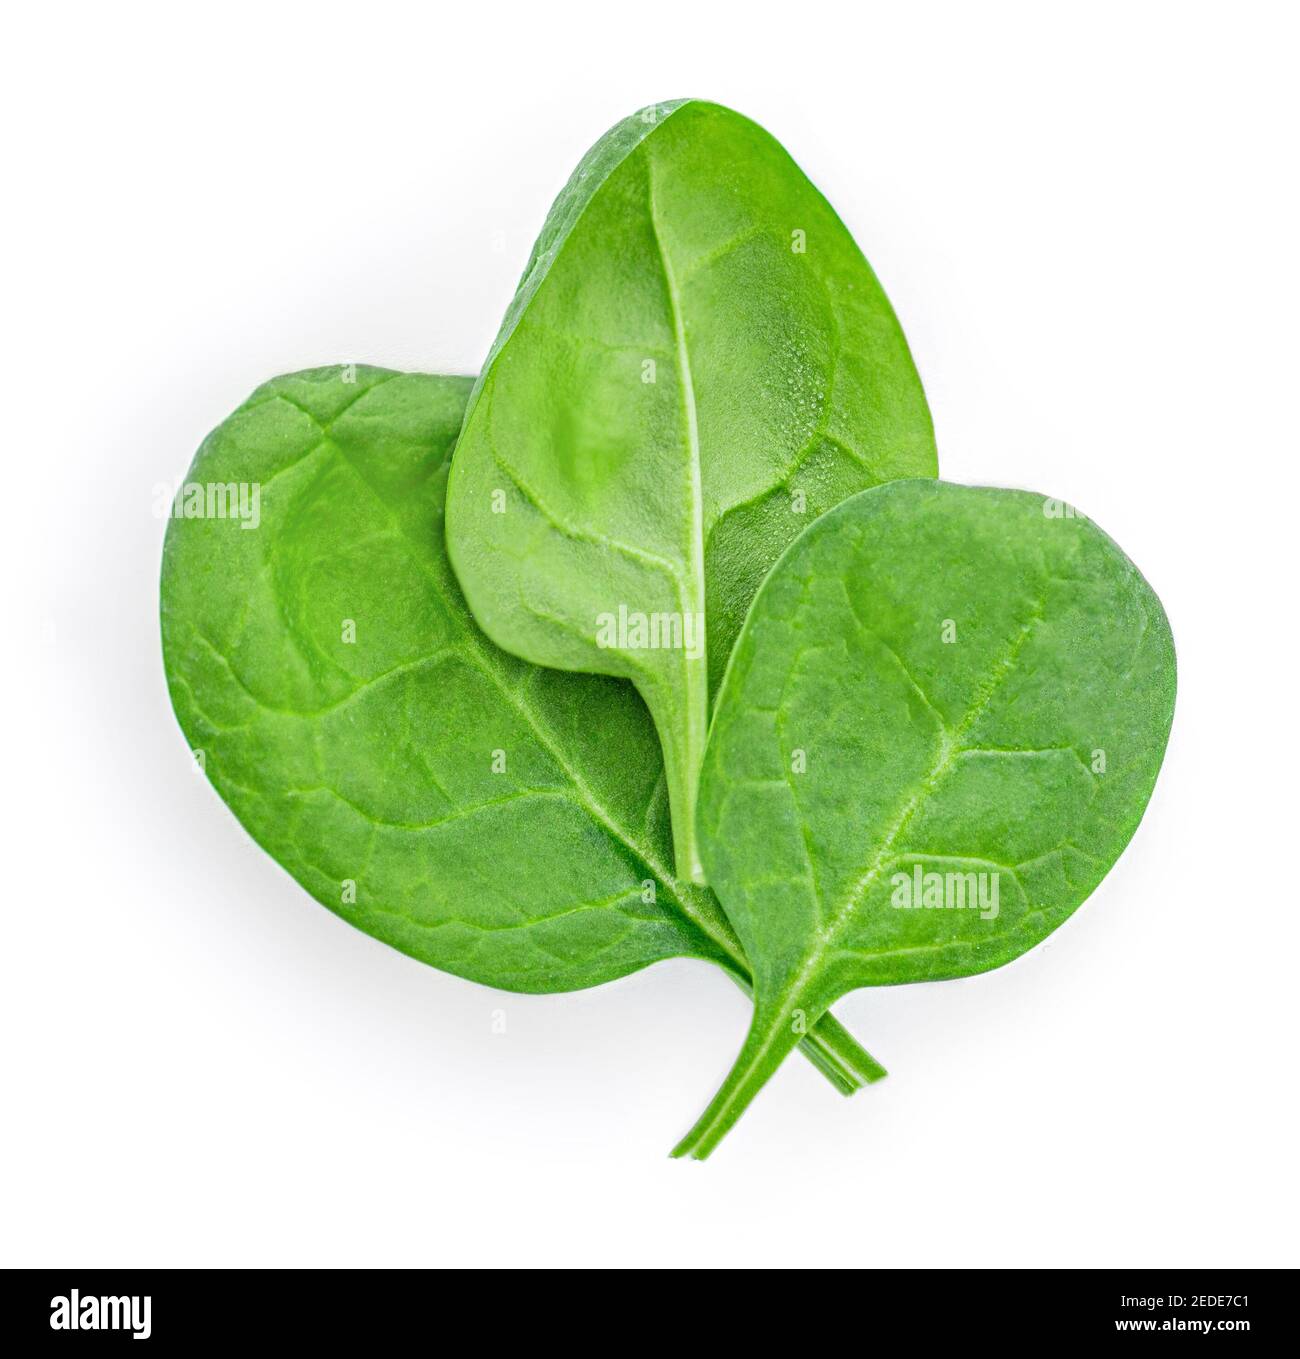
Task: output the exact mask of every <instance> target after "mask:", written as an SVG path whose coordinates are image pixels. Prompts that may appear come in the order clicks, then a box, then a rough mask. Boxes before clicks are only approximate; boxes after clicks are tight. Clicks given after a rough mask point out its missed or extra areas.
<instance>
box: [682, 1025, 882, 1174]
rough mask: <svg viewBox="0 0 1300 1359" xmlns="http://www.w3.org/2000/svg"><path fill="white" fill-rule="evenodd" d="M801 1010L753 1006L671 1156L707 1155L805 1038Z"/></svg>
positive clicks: (702, 1156)
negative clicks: (716, 1083)
mask: <svg viewBox="0 0 1300 1359" xmlns="http://www.w3.org/2000/svg"><path fill="white" fill-rule="evenodd" d="M803 1013H804V1012H803V1010H801V1009H800V1008H799V1007H798V1005H797V1004H795V1003H793V1002H789V1001H787V1003H786V1004H785V1005H783V1006H782V1007H780V1008H779V1009H775V1010H772V1009H765V1008H764V1007H762V1006H756V1007H755V1011H754V1022H753V1024H752V1025H751V1026H750V1030H749V1036H748V1037H747V1038H746V1039H745V1045H744V1047H742V1048H741V1050H740V1056H739V1057H737V1058H736V1062H735V1065H734V1066H733V1067H732V1068H731V1071H730V1072H729V1073H728V1075H727V1079H726V1080H725V1081H723V1083H722V1085H721V1086H720V1087H719V1089H718V1093H717V1094H716V1095H714V1097H713V1100H712V1102H711V1103H710V1104H709V1107H708V1108H707V1109H705V1111H704V1112H703V1113H702V1114H701V1115H700V1117H699V1119H698V1120H697V1122H696V1124H695V1126H694V1127H693V1128H692V1129H691V1130H690V1132H688V1133H687V1134H686V1136H685V1137H683V1138H682V1140H681V1141H680V1142H679V1143H678V1144H677V1145H676V1146H675V1147H674V1148H673V1151H672V1155H673V1156H693V1157H694V1158H695V1159H696V1160H697V1161H703V1160H705V1159H706V1158H707V1157H708V1155H709V1153H710V1152H712V1151H713V1149H714V1148H715V1147H716V1146H717V1145H718V1143H719V1142H721V1141H722V1139H723V1138H724V1137H725V1136H726V1134H727V1132H728V1131H729V1130H730V1129H731V1128H732V1126H733V1125H734V1124H735V1123H736V1120H737V1119H739V1117H740V1116H741V1114H743V1113H744V1112H745V1110H746V1109H747V1108H748V1107H749V1105H750V1102H751V1101H752V1100H753V1098H754V1096H755V1095H757V1094H758V1092H759V1091H760V1090H761V1089H762V1088H763V1087H764V1086H765V1085H766V1084H767V1082H768V1080H769V1078H770V1077H771V1076H772V1074H773V1073H774V1072H775V1071H776V1069H777V1067H779V1066H780V1065H781V1063H782V1062H783V1061H784V1060H785V1058H786V1057H787V1056H789V1054H790V1053H791V1051H793V1049H794V1048H795V1047H796V1045H797V1044H799V1043H800V1042H801V1041H802V1039H803V1038H804V1037H805V1032H804V1029H803V1026H802V1025H801V1024H796V1023H795V1019H796V1017H800V1016H802V1015H803ZM877 1079H878V1078H877Z"/></svg>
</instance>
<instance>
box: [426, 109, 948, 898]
mask: <svg viewBox="0 0 1300 1359" xmlns="http://www.w3.org/2000/svg"><path fill="white" fill-rule="evenodd" d="M935 466H936V464H935V452H934V436H933V431H932V429H931V424H930V415H929V410H928V408H927V406H926V402H925V396H924V393H923V392H922V390H921V384H920V380H919V379H918V377H917V375H916V370H915V367H914V366H913V363H912V359H911V356H910V354H909V353H908V349H907V344H906V341H905V340H904V338H903V334H902V331H901V330H900V328H899V325H898V322H897V320H896V319H895V317H894V313H893V311H892V310H891V309H890V306H889V302H888V300H887V299H886V298H885V295H884V293H883V292H882V291H881V288H880V285H879V284H878V283H877V282H876V279H875V276H874V275H873V274H872V272H871V269H870V267H869V266H868V264H867V262H866V260H865V259H863V257H862V253H861V251H859V249H858V247H857V246H856V245H855V244H854V242H853V238H852V237H851V236H850V235H849V233H848V231H847V230H845V228H844V225H843V223H842V222H841V221H840V220H839V218H838V217H836V215H835V213H834V211H833V210H832V209H831V208H830V206H829V205H828V204H827V202H826V200H825V199H824V198H823V197H822V196H821V194H819V193H818V192H817V190H816V189H815V188H814V187H813V186H812V185H811V184H810V183H809V182H808V180H807V179H806V178H805V177H804V175H803V173H802V172H801V171H800V170H799V168H798V166H796V165H795V163H794V162H793V161H792V160H791V159H790V157H789V156H788V155H787V154H786V152H785V151H784V150H783V149H782V148H781V146H780V145H779V144H778V143H777V142H776V141H774V140H773V139H772V137H770V136H769V135H768V134H767V133H766V132H764V131H763V130H762V129H761V128H759V127H757V126H756V125H755V124H753V123H751V122H750V121H749V120H748V119H746V118H742V117H741V116H740V115H739V114H736V113H733V112H731V111H730V110H728V109H724V108H720V107H718V106H717V105H716V104H707V103H701V102H699V101H695V100H687V101H682V102H678V103H673V104H664V105H659V106H656V107H654V108H651V109H648V110H645V111H643V112H642V113H640V114H636V115H633V116H632V117H631V118H629V119H627V120H626V121H624V122H622V123H620V124H619V125H618V126H617V127H615V128H614V129H613V130H612V131H610V132H609V133H607V134H606V136H605V137H604V138H602V139H601V141H599V142H598V143H597V144H596V146H595V147H593V148H592V150H591V151H590V152H588V154H587V156H586V157H585V158H584V160H583V161H582V163H581V164H580V165H579V166H578V169H577V171H576V172H575V174H574V176H573V178H572V179H571V180H570V181H569V184H568V186H567V187H566V188H565V189H564V190H563V192H562V193H561V194H560V196H559V198H558V199H557V200H556V203H555V206H554V207H553V208H552V210H551V214H550V216H549V217H548V219H547V221H546V224H545V226H544V227H543V228H542V233H541V236H540V237H539V239H538V242H537V246H536V248H535V249H534V252H533V258H532V260H531V262H530V264H529V267H528V269H527V271H526V273H525V275H524V278H523V282H522V283H521V284H520V287H519V291H518V293H517V295H516V297H515V299H514V302H513V303H512V305H511V307H510V310H509V312H508V313H507V315H506V319H505V323H504V325H503V326H502V329H501V333H500V334H499V335H498V336H497V339H496V343H495V344H494V346H493V349H492V353H491V355H490V356H489V359H488V363H487V365H486V367H485V368H484V371H483V373H482V376H481V377H480V379H479V382H478V385H477V387H476V388H475V391H474V395H473V397H472V398H471V401H470V408H469V411H468V413H467V415H466V419H465V428H464V431H463V433H462V435H461V439H460V443H459V444H458V446H457V451H456V457H455V460H454V463H453V466H452V473H451V484H450V489H449V492H448V502H447V527H448V540H449V547H450V551H451V558H452V562H453V564H454V566H455V569H456V574H457V576H458V577H459V579H460V582H461V585H462V586H463V587H464V590H465V595H466V597H467V599H468V601H469V604H470V608H471V609H472V610H473V613H474V616H475V618H477V619H478V621H479V623H480V625H481V626H482V627H483V628H484V630H485V631H486V632H487V633H488V635H489V636H490V637H491V638H492V639H493V640H494V641H496V642H497V643H498V644H500V645H501V646H502V647H505V648H506V649H507V650H509V651H512V652H514V653H515V654H517V655H519V656H523V657H525V658H526V659H528V660H531V661H535V662H537V663H538V664H541V665H547V666H556V667H559V668H561V669H564V670H580V671H590V672H595V673H599V674H607V675H617V676H620V677H623V678H625V679H629V680H631V681H632V682H633V683H634V684H635V685H636V687H637V688H638V689H639V690H640V692H641V694H642V696H643V697H644V698H645V701H646V703H647V704H648V706H649V708H650V712H651V713H652V715H653V717H654V721H655V725H656V727H657V729H658V732H659V737H660V740H661V742H662V745H663V749H664V755H665V761H666V765H667V770H668V787H669V794H670V799H669V800H670V804H671V813H672V820H673V837H674V848H675V856H676V863H677V870H678V874H679V876H682V877H690V878H692V879H694V880H696V881H702V880H703V878H702V873H701V869H700V864H699V859H698V855H697V852H696V849H695V845H694V825H695V818H694V803H695V796H696V784H697V779H698V773H699V764H700V760H701V758H702V755H703V750H704V743H705V736H706V731H707V725H708V714H709V695H710V692H711V689H716V685H717V682H718V681H719V680H720V678H721V675H722V671H723V668H724V666H725V664H726V659H727V656H728V654H729V653H730V650H731V647H732V643H733V642H734V640H735V638H736V636H737V634H738V633H739V630H740V625H741V623H742V621H743V619H744V615H745V611H746V609H747V608H748V606H749V602H750V600H751V599H752V597H753V594H754V591H755V590H756V589H757V588H758V584H759V582H760V581H761V580H762V578H763V575H764V574H765V573H766V571H767V569H768V568H769V567H770V566H771V564H772V563H773V562H774V561H775V560H776V558H777V557H778V556H779V555H780V553H781V552H782V550H783V549H784V548H785V547H786V545H787V544H788V543H790V542H791V541H792V540H793V539H794V538H795V537H796V536H797V535H798V533H799V532H800V531H801V530H802V529H803V528H804V527H805V526H806V525H807V524H808V523H809V522H810V521H811V520H812V519H814V518H816V517H817V515H819V514H821V513H822V512H823V511H825V510H827V509H829V508H830V507H831V506H832V505H835V504H837V503H838V502H839V501H841V500H843V499H844V498H845V497H846V496H848V495H851V494H853V493H854V492H856V491H860V490H862V489H863V488H864V487H868V486H874V485H876V484H877V483H879V482H882V481H888V480H890V479H891V478H894V477H900V476H906V477H916V476H933V475H934V473H935ZM655 620H658V621H657V622H656V621H655Z"/></svg>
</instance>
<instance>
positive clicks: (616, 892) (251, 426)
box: [162, 368, 883, 1092]
mask: <svg viewBox="0 0 1300 1359" xmlns="http://www.w3.org/2000/svg"><path fill="white" fill-rule="evenodd" d="M470 385H471V380H470V379H468V378H454V377H429V376H424V375H419V374H402V373H394V372H386V371H384V370H382V369H377V368H356V369H344V370H339V369H337V368H332V369H319V370H316V371H313V372H306V373H297V374H293V375H290V376H287V377H281V378H277V379H275V380H274V381H272V382H269V383H267V384H266V385H265V386H264V387H262V388H260V389H259V390H258V391H257V392H255V393H254V394H253V396H252V397H251V398H250V399H249V400H248V401H247V402H246V403H245V404H244V405H243V406H241V407H240V408H239V410H238V411H236V412H235V414H234V415H232V416H231V417H230V418H229V419H228V420H227V421H226V422H225V423H224V424H223V425H221V426H220V427H219V428H218V429H216V430H215V431H214V432H213V433H212V434H211V435H210V436H209V437H208V438H207V439H206V440H205V442H204V443H203V446H202V447H201V448H200V450H199V452H198V455H197V457H196V458H195V461H194V464H193V466H192V467H191V469H190V472H189V476H188V478H187V481H186V484H185V486H184V487H183V488H182V492H181V494H180V496H179V497H178V500H177V506H178V513H179V514H180V516H181V517H173V519H172V521H171V522H170V524H169V525H168V531H167V540H166V546H165V550H164V556H163V572H162V635H163V651H164V659H165V663H166V669H167V680H168V685H169V687H170V690H171V695H172V702H173V704H174V706H175V709H176V714H177V717H178V718H179V719H180V724H181V727H182V729H183V730H184V732H185V735H186V737H187V739H188V740H189V742H190V744H191V746H192V747H193V748H194V752H195V758H196V761H198V763H199V764H200V765H201V767H202V768H203V769H204V770H205V771H206V773H207V776H208V778H209V779H210V780H211V781H212V784H213V786H214V787H215V788H216V789H217V791H218V792H219V793H220V794H221V796H222V797H223V798H224V799H225V801H226V802H227V803H228V804H229V806H230V808H231V809H232V811H234V813H235V815H236V816H237V817H238V818H239V820H240V821H241V822H242V823H243V825H244V826H245V828H246V829H247V830H248V831H249V833H250V834H251V835H252V836H253V838H254V839H255V840H256V841H257V842H258V843H259V844H260V845H261V846H262V847H263V848H264V849H266V850H267V852H268V853H270V854H271V855H272V856H273V857H274V858H275V859H276V860H278V861H279V862H280V863H281V864H282V865H283V866H284V867H285V868H286V869H287V870H288V871H289V872H290V873H291V874H292V875H293V876H294V877H295V878H296V879H297V880H298V881H299V882H300V883H301V884H302V885H303V886H304V887H305V888H306V889H307V890H308V891H309V892H310V893H311V894H312V895H313V896H314V897H315V898H316V899H317V900H318V901H320V902H321V903H323V904H324V905H325V906H328V907H329V908H330V910H332V911H335V912H336V913H338V914H339V915H341V916H342V917H343V918H344V919H346V920H348V921H350V922H351V923H352V924H354V925H356V926H357V927H358V928H360V929H362V930H364V931H366V933H368V934H371V935H373V936H375V937H376V938H377V939H381V940H383V941H384V942H385V943H387V944H391V945H392V946H393V947H394V948H397V949H400V950H402V952H404V953H408V954H410V955H411V956H412V957H415V958H418V959H420V960H421V961H422V962H426V963H429V964H431V965H433V966H435V967H439V968H442V969H444V970H445V971H448V972H454V973H456V974H457V975H459V976H463V977H469V978H472V979H473V980H475V981H479V982H484V983H487V984H490V985H493V986H499V987H504V988H506V989H509V990H516V991H564V990H570V989H573V988H577V987H585V986H595V985H597V984H598V983H600V982H605V981H609V980H610V979H612V978H615V977H621V976H624V975H625V974H627V973H629V972H632V971H634V970H636V969H637V968H641V967H644V966H646V965H647V964H648V963H653V962H655V961H657V960H658V959H661V958H671V957H678V956H685V957H695V958H707V959H709V960H710V961H712V962H715V963H717V964H718V965H719V966H721V967H723V968H725V969H726V970H727V971H728V972H729V973H731V974H732V975H733V976H734V977H736V978H737V979H738V980H739V981H741V982H742V983H747V982H748V975H747V972H746V970H745V967H744V963H743V960H742V955H741V952H740V948H739V945H738V944H737V941H736V938H735V935H734V933H733V932H732V930H731V928H730V926H729V925H728V923H727V921H726V918H725V917H724V916H723V915H722V913H721V911H720V909H719V908H718V905H717V902H716V900H715V899H714V897H713V896H712V894H711V893H709V892H707V891H704V890H702V889H700V888H696V887H691V886H688V885H680V884H677V883H675V882H674V881H673V879H672V875H671V873H670V872H669V871H668V867H669V857H668V856H669V852H670V832H669V825H668V818H667V812H666V806H665V801H664V780H663V763H662V759H661V756H660V753H659V747H658V742H657V741H656V739H655V735H654V729H653V726H652V724H651V722H650V720H649V717H648V715H647V713H646V711H645V708H644V705H643V704H642V703H641V701H640V699H638V697H637V695H636V693H635V692H634V691H633V690H632V689H631V687H630V686H628V685H626V684H622V683H619V682H616V681H612V680H607V679H603V678H599V677H596V676H589V675H570V674H563V673H561V672H558V671H547V670H540V669H537V668H535V667H533V666H530V665H527V664H525V663H523V662H522V661H519V660H517V659H516V658H515V657H513V656H510V655H507V654H506V653H505V652H503V651H500V650H498V648H497V647H495V646H493V645H492V643H491V642H489V641H488V640H487V638H486V637H484V636H483V634H482V633H481V632H479V630H478V629H477V628H476V627H475V626H474V624H473V622H472V620H471V619H470V616H469V614H468V612H467V610H466V608H465V606H464V602H463V600H462V599H461V596H460V592H459V590H458V589H457V587H456V583H455V580H454V578H453V576H452V573H451V570H450V567H449V565H448V562H447V558H446V551H445V547H444V543H443V535H442V524H441V517H442V505H443V497H444V494H445V486H446V474H447V456H448V453H449V451H450V449H451V446H452V443H453V441H454V439H455V436H456V431H457V430H458V429H459V427H460V422H461V417H462V414H463V411H464V406H465V401H466V398H467V397H468V395H469V390H470ZM196 488H197V489H196ZM232 506H233V507H236V508H238V507H244V508H246V509H247V510H248V511H249V512H248V513H247V514H245V515H243V516H242V517H232V516H231V514H230V513H226V511H229V510H230V509H231V507H232ZM806 1051H807V1052H808V1054H809V1056H810V1057H811V1058H812V1059H813V1060H814V1061H815V1062H816V1064H817V1065H818V1066H819V1067H820V1068H821V1069H822V1070H823V1071H824V1072H825V1073H826V1074H827V1075H828V1076H829V1077H830V1078H831V1079H832V1080H833V1081H834V1082H835V1083H836V1084H837V1085H838V1086H839V1087H840V1088H841V1089H842V1090H844V1091H846V1092H847V1091H849V1090H852V1089H854V1088H856V1087H857V1086H859V1085H861V1084H862V1083H863V1081H865V1080H868V1079H874V1078H875V1077H876V1076H878V1075H882V1074H883V1072H882V1071H881V1069H880V1068H879V1067H878V1066H876V1064H875V1063H874V1062H872V1060H871V1058H870V1057H869V1056H868V1055H867V1054H866V1053H865V1052H863V1051H862V1049H861V1048H859V1047H858V1046H857V1044H856V1043H854V1041H853V1039H852V1038H851V1037H850V1036H849V1035H848V1034H847V1033H846V1032H845V1031H844V1030H843V1029H842V1028H841V1027H840V1026H839V1025H838V1024H837V1023H835V1022H834V1020H830V1021H829V1022H827V1023H823V1024H822V1025H819V1026H818V1028H817V1030H816V1031H815V1032H813V1033H811V1034H810V1035H809V1042H808V1043H807V1044H806Z"/></svg>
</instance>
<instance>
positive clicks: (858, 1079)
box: [723, 961, 889, 1095]
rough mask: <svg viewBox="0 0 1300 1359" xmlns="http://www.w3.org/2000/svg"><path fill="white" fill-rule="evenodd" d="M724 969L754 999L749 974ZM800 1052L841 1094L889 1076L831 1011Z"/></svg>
mask: <svg viewBox="0 0 1300 1359" xmlns="http://www.w3.org/2000/svg"><path fill="white" fill-rule="evenodd" d="M738 966H739V963H738V961H737V967H738ZM723 970H724V971H725V972H726V974H727V976H729V977H730V978H731V980H732V981H734V982H735V983H736V985H737V986H739V987H740V989H741V990H742V991H743V992H744V993H745V994H746V995H747V996H748V997H749V998H750V999H751V1000H752V999H753V996H754V990H753V987H752V986H751V985H750V982H749V977H748V975H742V974H741V973H740V971H739V970H737V971H732V969H731V967H726V968H724V969H723ZM799 1051H800V1052H802V1053H803V1055H804V1056H805V1057H806V1058H807V1059H808V1060H809V1061H810V1062H811V1063H812V1064H813V1066H815V1067H816V1068H817V1070H818V1071H820V1072H821V1073H822V1075H823V1076H825V1077H826V1079H827V1080H828V1081H830V1083H831V1084H832V1085H833V1086H834V1087H835V1088H836V1089H837V1090H838V1091H839V1092H840V1094H841V1095H852V1094H854V1093H855V1092H856V1091H858V1090H861V1089H862V1087H863V1086H864V1085H872V1084H874V1083H875V1082H876V1081H882V1080H884V1078H885V1077H886V1076H888V1075H889V1072H888V1071H886V1070H885V1068H884V1067H883V1066H881V1065H880V1063H879V1062H878V1061H876V1059H875V1058H874V1057H873V1056H872V1055H871V1054H870V1053H869V1052H868V1051H867V1050H866V1048H864V1047H863V1046H862V1044H861V1043H859V1042H858V1040H857V1039H856V1038H854V1036H853V1035H852V1034H851V1033H850V1032H849V1031H848V1029H846V1028H845V1027H844V1025H843V1024H841V1023H840V1021H839V1020H838V1019H836V1018H835V1016H834V1015H833V1014H831V1012H830V1011H829V1010H827V1011H826V1013H825V1014H824V1015H822V1017H821V1018H820V1019H819V1020H818V1021H817V1023H816V1024H814V1025H813V1026H812V1028H811V1029H809V1030H808V1032H807V1033H806V1034H804V1036H803V1037H802V1038H801V1039H800V1040H799Z"/></svg>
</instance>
